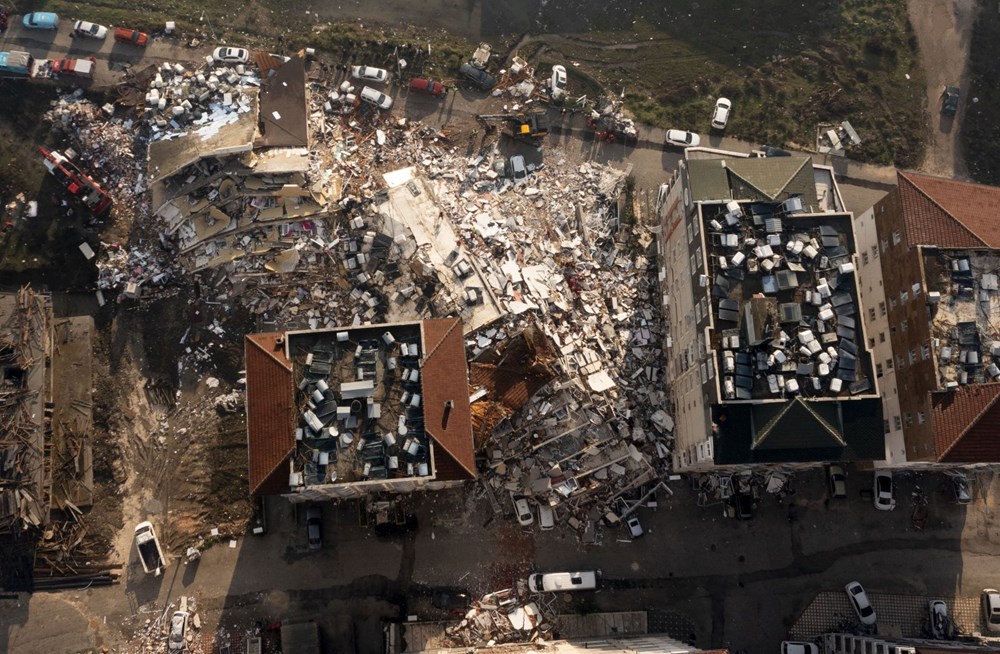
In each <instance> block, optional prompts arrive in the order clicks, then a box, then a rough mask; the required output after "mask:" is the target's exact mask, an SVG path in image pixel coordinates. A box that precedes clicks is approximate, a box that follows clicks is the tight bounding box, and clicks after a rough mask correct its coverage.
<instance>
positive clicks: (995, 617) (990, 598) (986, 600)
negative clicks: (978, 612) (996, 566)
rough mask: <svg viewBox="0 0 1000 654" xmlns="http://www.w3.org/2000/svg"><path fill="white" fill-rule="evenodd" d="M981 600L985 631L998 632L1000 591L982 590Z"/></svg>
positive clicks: (999, 624)
mask: <svg viewBox="0 0 1000 654" xmlns="http://www.w3.org/2000/svg"><path fill="white" fill-rule="evenodd" d="M981 600H982V605H983V622H985V623H986V630H987V631H989V632H992V633H996V632H1000V590H996V589H994V588H984V589H983V594H982V596H981Z"/></svg>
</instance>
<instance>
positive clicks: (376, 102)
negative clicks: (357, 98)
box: [361, 86, 392, 109]
mask: <svg viewBox="0 0 1000 654" xmlns="http://www.w3.org/2000/svg"><path fill="white" fill-rule="evenodd" d="M361 100H362V102H367V103H368V104H370V105H372V106H373V107H378V108H379V109H392V98H390V97H389V96H387V95H386V94H385V93H382V92H381V91H379V90H378V89H373V88H372V87H370V86H366V87H365V88H363V89H361Z"/></svg>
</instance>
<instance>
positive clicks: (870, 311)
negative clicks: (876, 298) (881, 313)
mask: <svg viewBox="0 0 1000 654" xmlns="http://www.w3.org/2000/svg"><path fill="white" fill-rule="evenodd" d="M868 320H875V309H874V308H872V307H868Z"/></svg>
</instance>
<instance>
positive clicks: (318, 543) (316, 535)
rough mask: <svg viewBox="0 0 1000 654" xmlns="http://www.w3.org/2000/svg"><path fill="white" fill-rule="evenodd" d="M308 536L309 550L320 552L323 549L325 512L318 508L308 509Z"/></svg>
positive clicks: (311, 507)
mask: <svg viewBox="0 0 1000 654" xmlns="http://www.w3.org/2000/svg"><path fill="white" fill-rule="evenodd" d="M306 536H307V538H308V540H309V549H311V550H318V549H320V548H322V547H323V510H322V509H320V508H319V507H318V506H310V507H309V508H308V509H306Z"/></svg>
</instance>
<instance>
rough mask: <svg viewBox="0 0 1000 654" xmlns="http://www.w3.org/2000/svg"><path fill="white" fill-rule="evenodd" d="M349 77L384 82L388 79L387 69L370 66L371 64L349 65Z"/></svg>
mask: <svg viewBox="0 0 1000 654" xmlns="http://www.w3.org/2000/svg"><path fill="white" fill-rule="evenodd" d="M351 77H353V78H354V79H360V80H364V81H366V82H377V83H379V84H382V83H384V82H385V81H386V80H387V79H389V73H388V71H386V70H384V69H382V68H372V67H371V66H351Z"/></svg>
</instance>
